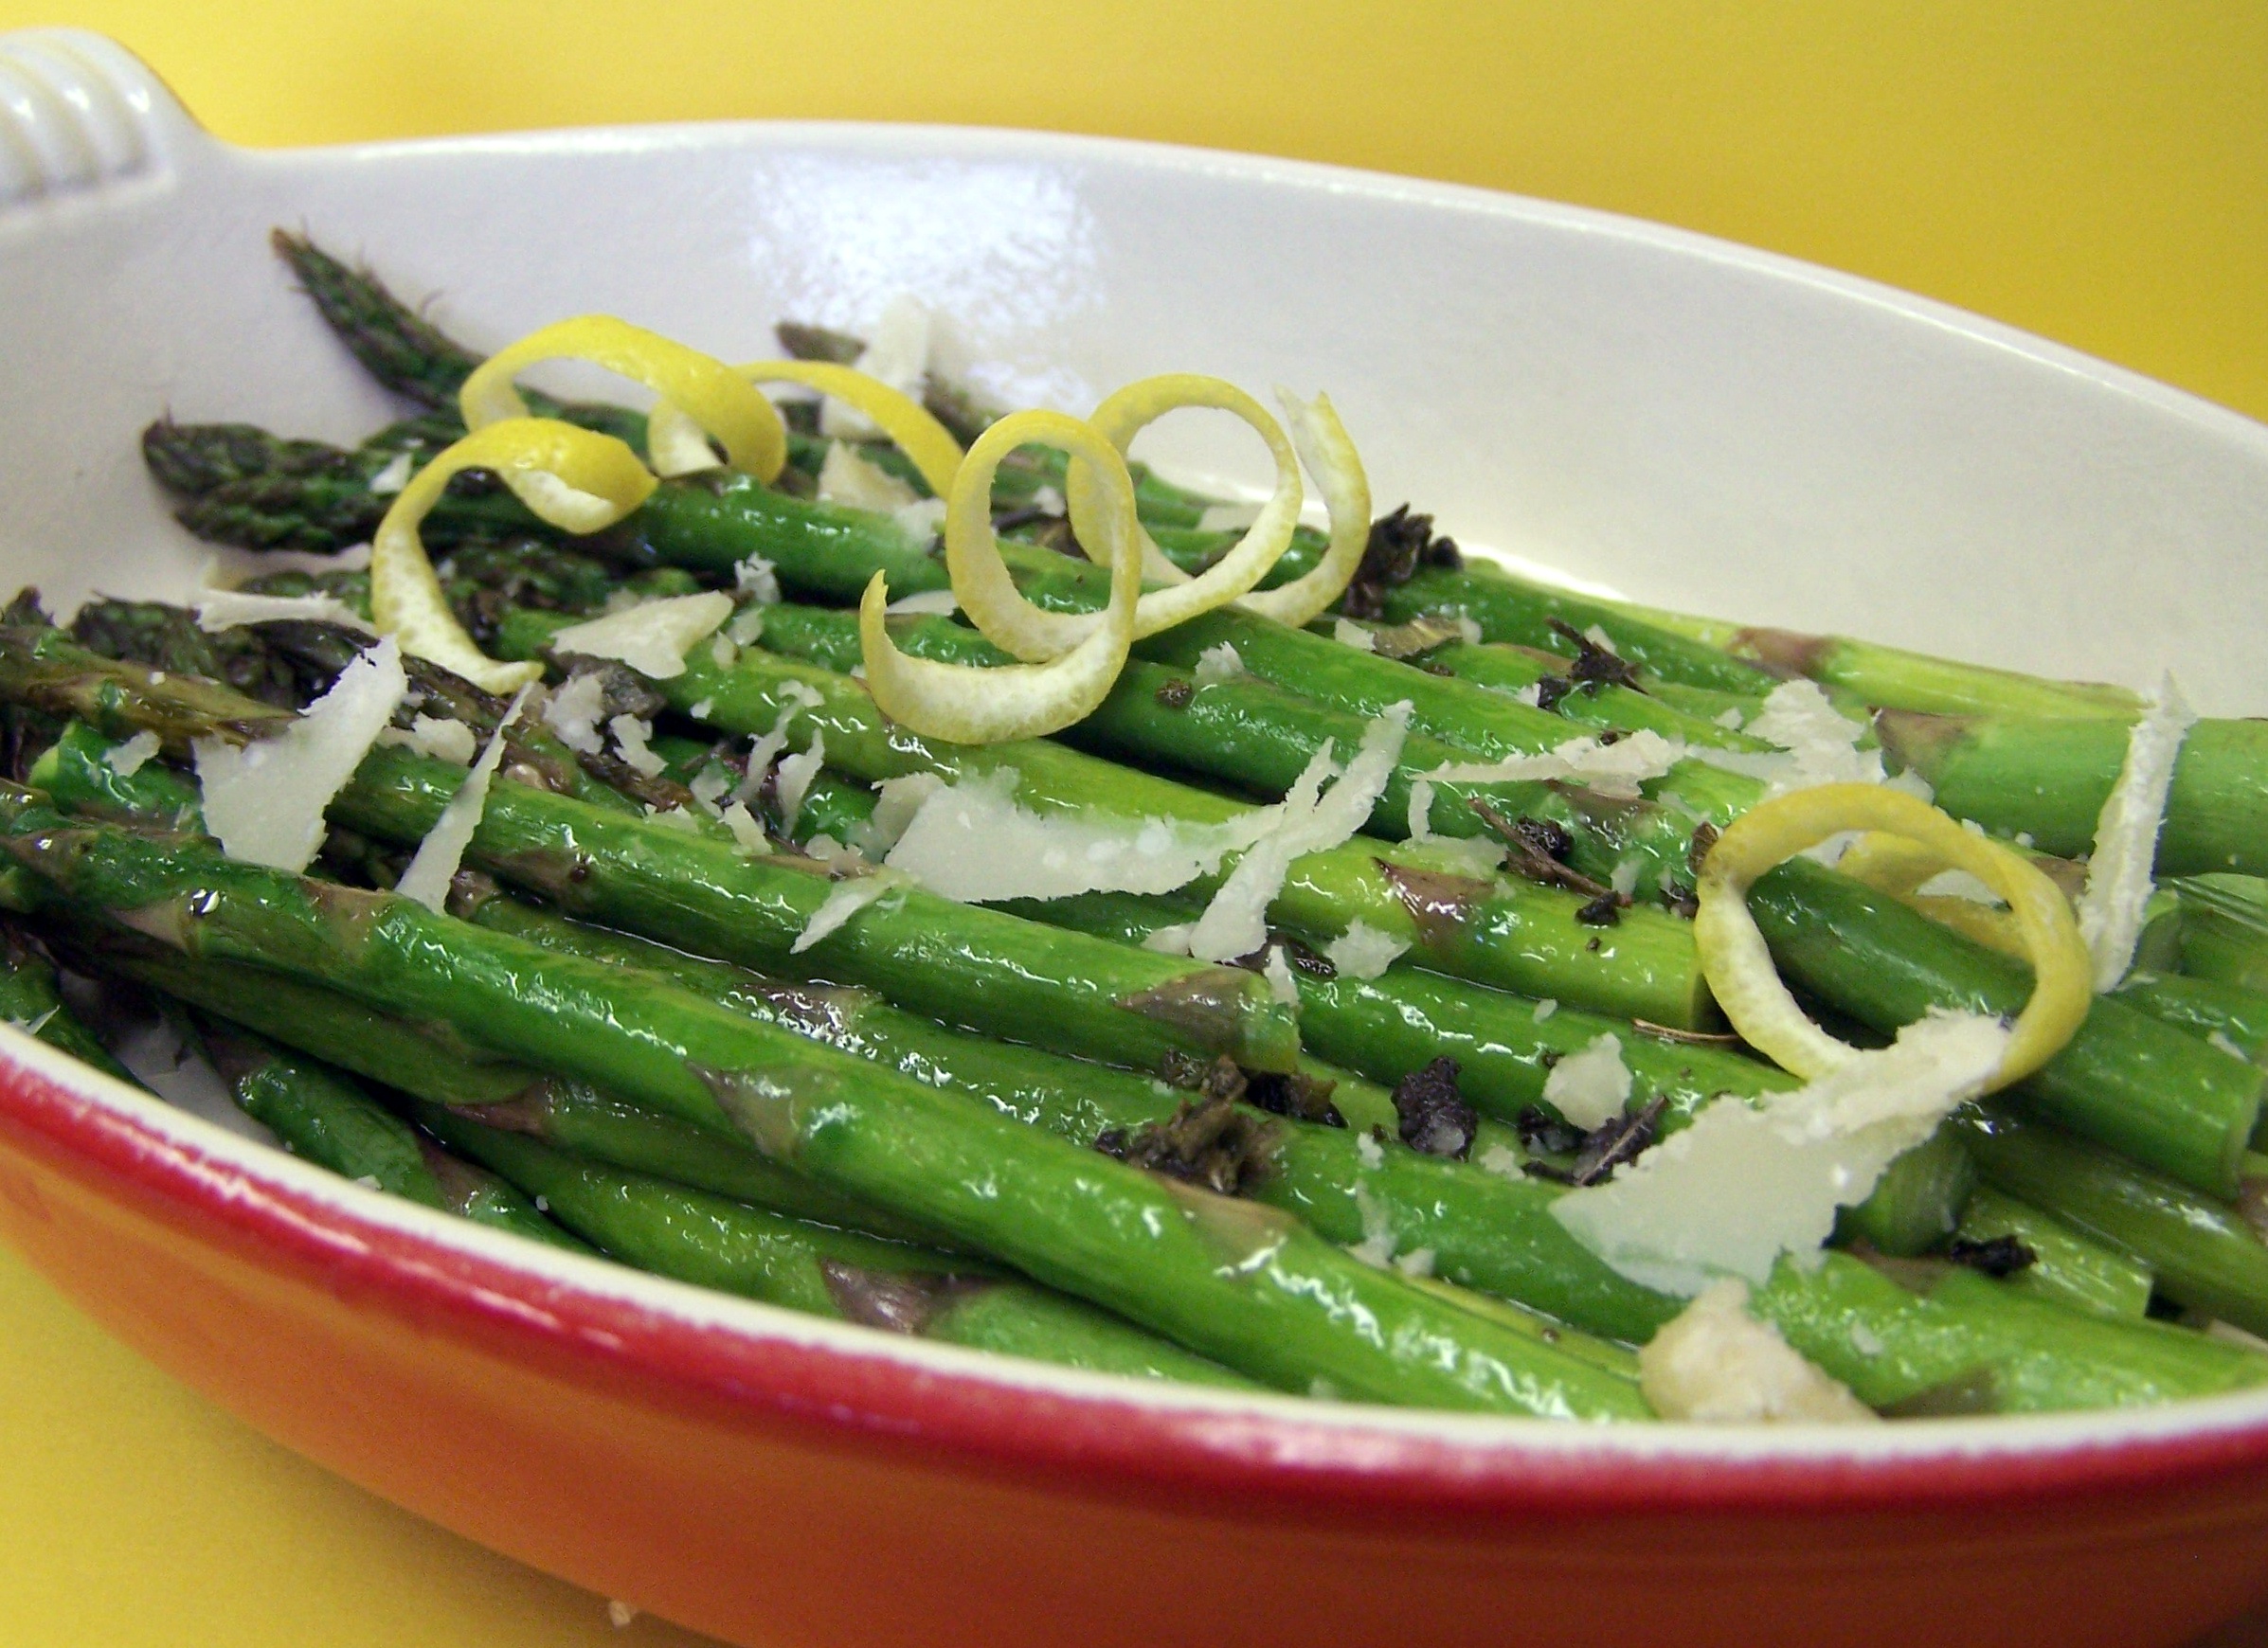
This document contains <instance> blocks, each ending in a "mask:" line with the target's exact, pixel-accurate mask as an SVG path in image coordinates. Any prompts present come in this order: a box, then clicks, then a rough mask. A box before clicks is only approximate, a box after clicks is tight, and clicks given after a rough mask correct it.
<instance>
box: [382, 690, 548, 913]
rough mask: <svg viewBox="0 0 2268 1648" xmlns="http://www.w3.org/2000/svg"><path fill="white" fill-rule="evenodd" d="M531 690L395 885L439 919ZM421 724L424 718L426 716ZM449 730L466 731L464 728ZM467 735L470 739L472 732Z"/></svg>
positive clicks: (522, 694)
mask: <svg viewBox="0 0 2268 1648" xmlns="http://www.w3.org/2000/svg"><path fill="white" fill-rule="evenodd" d="M530 690H531V689H530V688H527V687H523V688H521V689H520V690H519V691H518V693H517V694H516V695H515V696H514V697H513V701H512V708H509V709H507V710H506V711H505V712H504V718H503V719H502V720H501V721H499V722H497V723H496V730H495V732H493V733H491V734H490V735H489V739H488V747H487V748H486V749H484V750H482V751H481V752H480V759H479V760H478V761H476V762H475V763H474V764H473V770H472V771H471V772H469V773H467V774H466V775H465V777H464V782H462V783H460V784H459V785H458V786H457V794H455V795H454V796H451V797H449V804H448V805H447V806H445V807H443V808H442V809H441V816H440V817H439V818H436V819H435V820H434V821H433V828H432V829H430V830H428V831H426V832H425V839H424V840H423V841H421V842H419V843H418V851H417V856H416V857H414V858H412V859H411V860H410V861H409V868H408V869H405V870H404V871H403V872H402V879H401V880H400V881H398V882H396V883H395V884H394V891H396V892H398V893H400V894H401V895H402V896H403V897H404V898H405V899H413V900H415V901H416V902H417V903H419V904H421V905H424V906H425V907H426V908H427V909H429V910H431V911H432V912H433V913H434V914H435V915H440V914H441V912H442V911H443V910H444V909H445V908H446V907H447V906H448V902H449V884H450V883H451V882H452V881H454V880H456V878H457V868H458V866H459V865H460V864H462V863H463V862H464V850H465V849H466V848H467V847H469V846H471V845H472V842H473V832H475V831H476V830H477V829H479V828H480V815H481V814H483V813H484V812H486V811H487V810H488V787H489V784H490V782H491V781H492V780H493V779H495V774H496V766H497V763H498V762H500V761H503V759H504V735H505V733H506V732H508V731H509V730H511V727H512V724H513V722H515V721H517V720H519V718H520V711H521V710H522V709H523V708H526V707H527V703H528V694H529V692H530ZM418 719H419V720H420V721H423V720H424V719H425V718H424V717H423V716H422V715H421V716H420V717H418ZM448 725H452V726H462V725H463V723H461V722H451V723H449V724H448ZM464 730H465V733H466V735H467V736H468V737H470V736H471V733H472V728H470V727H465V728H464Z"/></svg>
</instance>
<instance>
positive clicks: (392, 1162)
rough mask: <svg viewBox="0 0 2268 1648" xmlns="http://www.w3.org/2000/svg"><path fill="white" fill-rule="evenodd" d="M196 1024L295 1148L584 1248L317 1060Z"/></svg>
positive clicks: (412, 1193) (211, 1052) (374, 1182)
mask: <svg viewBox="0 0 2268 1648" xmlns="http://www.w3.org/2000/svg"><path fill="white" fill-rule="evenodd" d="M198 1031H199V1039H200V1040H201V1041H202V1043H203V1044H204V1050H205V1052H206V1055H207V1057H208V1058H209V1059H210V1060H211V1061H212V1065H213V1068H214V1069H216V1070H217V1071H219V1072H220V1075H221V1079H222V1080H223V1081H224V1082H225V1083H226V1084H227V1085H228V1090H229V1094H230V1096H231V1097H232V1098H234V1099H235V1101H236V1103H237V1107H238V1108H239V1109H241V1110H243V1113H244V1114H245V1115H247V1116H249V1117H250V1118H252V1120H255V1121H257V1122H259V1123H261V1125H262V1126H263V1127H265V1128H267V1129H268V1131H269V1132H271V1133H273V1134H275V1136H276V1137H277V1138H278V1139H279V1141H280V1142H281V1143H282V1145H283V1148H284V1149H286V1150H288V1151H290V1152H291V1153H292V1154H293V1155H297V1156H301V1157H304V1158H305V1159H306V1160H308V1161H312V1162H314V1163H315V1164H316V1165H317V1166H319V1167H326V1168H329V1169H330V1170H331V1171H332V1172H333V1173H338V1174H339V1175H341V1176H342V1177H345V1178H350V1179H358V1180H361V1181H363V1182H365V1183H368V1184H369V1185H370V1186H371V1188H373V1189H375V1190H380V1191H387V1193H388V1194H390V1195H396V1196H400V1197H402V1198H404V1199H405V1200H406V1201H412V1202H421V1203H423V1204H424V1205H425V1206H426V1207H428V1208H440V1209H444V1210H446V1211H448V1212H452V1213H456V1214H458V1215H459V1216H460V1217H462V1218H467V1219H470V1220H472V1221H473V1222H474V1223H475V1224H478V1225H487V1226H489V1227H492V1228H495V1229H498V1230H510V1231H511V1232H513V1234H514V1235H517V1236H526V1237H529V1238H530V1239H531V1240H533V1241H537V1242H544V1243H548V1244H549V1245H552V1246H554V1247H565V1248H567V1249H569V1250H570V1251H573V1252H577V1253H584V1252H588V1251H589V1249H588V1248H586V1247H585V1245H583V1244H582V1243H581V1242H578V1241H576V1240H575V1238H574V1237H572V1236H570V1235H568V1234H567V1232H566V1231H565V1230H562V1229H561V1228H560V1227H558V1226H557V1225H554V1224H553V1223H552V1222H551V1221H550V1220H549V1219H547V1218H545V1217H544V1215H543V1214H542V1212H541V1211H539V1210H538V1209H537V1208H536V1206H535V1204H534V1203H533V1202H531V1201H530V1200H529V1199H528V1198H527V1197H526V1196H524V1195H522V1194H520V1192H519V1191H515V1190H513V1188H512V1187H511V1186H510V1185H507V1184H505V1183H503V1182H502V1181H501V1180H499V1179H497V1178H495V1176H494V1175H493V1174H490V1173H482V1172H480V1171H479V1170H478V1169H477V1168H474V1167H469V1166H467V1165H466V1164H465V1163H463V1162H461V1161H456V1160H452V1159H451V1158H450V1157H448V1156H447V1155H443V1154H442V1153H441V1152H440V1151H438V1150H436V1149H434V1148H433V1146H432V1145H430V1144H428V1143H427V1142H425V1141H424V1140H423V1139H421V1138H419V1137H418V1136H417V1135H416V1134H415V1133H414V1132H412V1131H411V1130H410V1128H409V1126H408V1125H407V1124H406V1123H405V1122H404V1121H403V1120H401V1118H399V1117H397V1116H395V1115H394V1114H393V1113H392V1112H391V1111H389V1110H387V1109H386V1108H384V1107H383V1106H382V1105H380V1104H378V1103H377V1102H375V1101H373V1100H372V1099H371V1098H370V1097H369V1095H368V1094H366V1093H363V1092H361V1091H360V1090H359V1089H357V1088H356V1087H354V1086H353V1085H352V1084H350V1083H348V1082H346V1081H344V1080H342V1079H341V1078H340V1077H338V1076H336V1075H333V1073H332V1072H331V1071H329V1070H327V1069H325V1068H324V1067H323V1066H320V1065H318V1064H315V1062H314V1061H312V1060H310V1059H306V1058H303V1057H300V1056H297V1055H295V1054H291V1053H287V1052H285V1051H283V1049H281V1048H278V1047H276V1046H275V1045H274V1044H272V1043H270V1042H267V1041H265V1040H263V1039H261V1037H259V1036H257V1035H253V1034H250V1033H248V1032H246V1031H244V1030H238V1029H236V1028H234V1027H232V1026H230V1025H228V1024H226V1023H225V1022H223V1021H220V1020H216V1019H212V1018H207V1019H205V1020H204V1021H203V1022H201V1023H200V1024H199V1026H198Z"/></svg>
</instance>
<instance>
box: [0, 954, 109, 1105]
mask: <svg viewBox="0 0 2268 1648" xmlns="http://www.w3.org/2000/svg"><path fill="white" fill-rule="evenodd" d="M0 1020H4V1021H5V1022H7V1023H8V1024H9V1026H11V1027H12V1028H14V1029H16V1030H22V1031H23V1032H24V1033H25V1034H26V1035H29V1036H36V1037H38V1038H39V1039H40V1040H41V1041H43V1042H45V1043H46V1044H47V1045H48V1046H49V1047H51V1048H54V1049H55V1050H56V1051H57V1052H61V1053H68V1054H70V1055H71V1057H73V1058H74V1059H77V1060H78V1061H79V1062H80V1063H81V1064H82V1065H91V1066H94V1067H95V1068H96V1069H98V1070H99V1071H101V1072H102V1073H103V1074H104V1075H105V1076H109V1077H112V1078H114V1079H116V1080H117V1081H120V1082H124V1083H126V1084H128V1085H130V1086H135V1087H139V1086H141V1085H142V1082H141V1080H140V1078H138V1077H136V1076H135V1073H134V1072H133V1071H131V1070H129V1069H128V1068H127V1067H126V1066H124V1065H121V1064H119V1063H118V1061H117V1059H116V1058H115V1057H113V1056H112V1054H111V1050H110V1049H109V1048H106V1047H104V1046H103V1045H102V1041H101V1038H100V1037H99V1036H97V1035H96V1034H95V1032H94V1031H93V1030H89V1029H87V1028H86V1026H85V1025H84V1024H82V1023H81V1022H80V1020H79V1016H78V1015H77V1014H76V1013H74V1012H72V1011H71V1010H70V1009H69V1008H68V1007H67V1006H65V1005H64V1004H63V992H62V991H61V990H60V989H59V988H58V986H57V980H56V976H55V964H54V963H53V962H51V961H49V960H48V959H47V958H46V956H45V955H44V954H43V953H42V952H41V951H40V950H39V949H38V948H37V947H36V946H35V945H34V944H33V943H32V941H31V940H30V937H29V936H28V935H27V934H26V933H25V931H24V930H23V928H22V927H20V926H19V925H18V924H17V923H13V922H5V923H0Z"/></svg>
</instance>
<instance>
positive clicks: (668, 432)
mask: <svg viewBox="0 0 2268 1648" xmlns="http://www.w3.org/2000/svg"><path fill="white" fill-rule="evenodd" d="M554 360H578V361H589V362H591V363H592V364H594V365H596V366H602V367H605V368H606V369H607V370H608V371H610V372H616V373H619V374H621V376H622V377H625V378H628V379H630V380H631V381H633V382H634V383H639V384H643V385H645V386H646V387H647V388H649V389H652V390H653V391H654V392H655V393H656V394H657V395H659V396H661V397H662V398H663V400H664V401H665V402H667V403H668V404H669V406H670V407H671V409H672V412H673V414H674V417H672V418H668V419H664V420H663V421H662V422H661V424H660V425H659V427H658V428H657V427H656V426H655V425H654V424H653V423H651V422H649V423H648V425H647V431H646V455H647V457H649V458H651V459H652V460H653V464H654V470H655V473H656V474H657V475H690V474H692V473H693V471H695V470H702V469H710V468H713V467H714V466H715V463H716V457H715V455H714V454H713V453H711V451H710V450H709V443H708V441H707V440H706V439H702V437H703V436H708V437H712V438H713V439H715V441H716V443H717V444H718V445H719V446H721V447H723V448H724V449H725V457H726V460H727V461H728V462H729V463H731V464H732V465H733V466H734V467H735V468H737V469H743V470H746V471H747V473H748V474H750V475H754V476H755V477H756V478H757V479H758V480H761V481H765V482H767V483H768V482H770V481H772V480H774V479H776V478H777V477H778V476H779V474H780V470H781V467H782V466H783V464H785V463H786V461H787V427H786V425H785V424H783V423H782V422H781V421H780V413H779V410H778V409H777V408H776V407H774V406H773V405H772V403H770V402H769V401H767V400H765V397H764V395H763V393H762V392H761V391H759V390H758V389H757V387H756V386H755V385H753V384H751V383H749V382H748V380H747V378H746V377H744V376H743V375H741V374H740V373H739V372H736V371H735V370H733V368H732V367H728V366H727V365H725V363H724V362H722V361H720V360H718V359H716V358H715V357H714V356H712V355H705V354H703V353H702V352H701V351H700V350H699V349H690V348H688V347H687V346H686V345H684V344H681V343H678V342H677V341H675V339H673V338H666V337H663V336H662V335H661V334H660V333H659V332H654V331H647V330H646V329H645V328H644V327H642V326H632V325H631V324H630V323H629V322H628V321H626V320H618V319H617V318H615V316H613V315H611V314H583V315H577V316H575V317H574V318H573V319H571V320H563V321H559V322H557V323H555V324H553V325H551V326H547V327H544V328H542V329H541V330H539V331H531V332H530V333H529V334H528V335H527V336H526V337H524V338H522V339H520V340H519V342H517V343H515V344H513V345H512V346H511V347H510V348H509V349H502V350H499V351H498V352H497V353H495V354H493V355H491V356H489V358H488V359H487V360H485V361H483V362H481V363H480V365H479V366H478V367H476V368H475V369H474V371H473V375H472V376H471V377H469V378H467V379H465V381H464V386H463V388H461V389H460V390H459V391H458V397H457V400H458V404H459V407H460V408H461V409H462V410H463V413H464V422H465V427H466V428H467V429H480V428H484V427H486V426H487V425H489V424H491V423H495V422H496V421H499V420H502V419H506V418H525V417H526V416H527V415H528V403H526V402H525V401H523V400H521V399H520V392H519V390H518V389H516V388H514V387H513V379H515V378H517V377H518V376H519V375H520V374H521V373H522V372H524V371H526V370H527V369H528V368H529V367H532V366H534V365H536V364H537V363H538V362H540V361H554ZM508 478H509V477H508ZM513 490H514V491H515V492H516V491H518V489H517V488H516V487H515V488H514V489H513ZM520 501H521V502H522V503H526V504H528V506H529V507H530V508H531V509H533V508H534V507H535V506H534V504H533V503H532V502H531V500H529V499H528V498H527V497H525V496H523V497H522V498H521V500H520Z"/></svg>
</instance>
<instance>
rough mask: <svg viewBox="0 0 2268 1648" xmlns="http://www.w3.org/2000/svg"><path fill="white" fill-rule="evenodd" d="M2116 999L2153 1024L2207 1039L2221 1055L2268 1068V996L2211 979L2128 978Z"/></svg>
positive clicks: (2173, 976)
mask: <svg viewBox="0 0 2268 1648" xmlns="http://www.w3.org/2000/svg"><path fill="white" fill-rule="evenodd" d="M2117 996H2118V999H2119V1000H2120V1001H2123V1002H2125V1003H2126V1004H2127V1005H2128V1006H2130V1007H2134V1008H2139V1009H2140V1010H2141V1011H2142V1012H2146V1013H2148V1014H2150V1016H2151V1017H2152V1018H2155V1019H2163V1020H2164V1021H2165V1022H2166V1023H2168V1024H2174V1025H2180V1026H2181V1027H2182V1028H2183V1029H2185V1030H2189V1031H2190V1032H2191V1033H2193V1034H2196V1035H2200V1036H2203V1037H2205V1039H2206V1040H2207V1041H2210V1042H2213V1043H2214V1045H2215V1046H2217V1047H2220V1048H2222V1050H2223V1052H2227V1051H2230V1050H2231V1049H2234V1050H2235V1051H2236V1052H2237V1053H2238V1054H2239V1055H2241V1057H2244V1058H2247V1059H2250V1060H2251V1061H2252V1062H2253V1063H2254V1064H2256V1065H2257V1064H2261V1063H2263V1062H2268V994H2263V993H2262V992H2260V991H2258V990H2247V989H2245V988H2244V987H2243V986H2242V985H2241V984H2223V983H2221V982H2220V981H2218V980H2216V979H2211V978H2185V977H2183V976H2180V975H2179V974H2169V973H2130V974H2128V975H2127V977H2126V981H2125V982H2124V983H2123V984H2121V985H2119V987H2118V990H2117Z"/></svg>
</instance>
